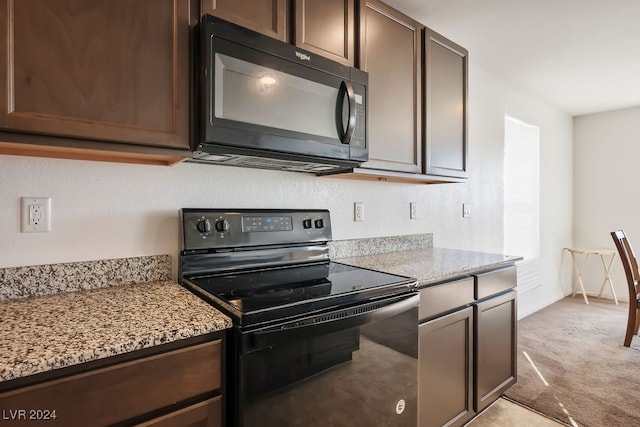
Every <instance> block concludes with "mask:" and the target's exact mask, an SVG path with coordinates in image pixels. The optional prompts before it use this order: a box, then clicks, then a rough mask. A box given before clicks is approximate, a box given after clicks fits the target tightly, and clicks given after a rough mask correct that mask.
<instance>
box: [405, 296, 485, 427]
mask: <svg viewBox="0 0 640 427" xmlns="http://www.w3.org/2000/svg"><path fill="white" fill-rule="evenodd" d="M444 286H447V285H444ZM473 323H474V322H473V308H472V307H467V308H464V309H462V310H459V311H456V312H453V313H451V314H448V315H446V316H442V317H438V318H436V319H434V320H430V321H428V322H425V323H422V324H421V325H420V327H419V337H420V338H419V343H420V344H419V345H420V347H419V390H418V395H419V399H420V407H419V411H418V422H419V425H420V427H428V426H434V427H435V426H459V425H463V424H464V423H465V422H467V421H469V420H470V419H471V418H472V417H473V416H474V415H475V412H474V411H473Z"/></svg>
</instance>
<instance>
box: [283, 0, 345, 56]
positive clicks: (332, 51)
mask: <svg viewBox="0 0 640 427" xmlns="http://www.w3.org/2000/svg"><path fill="white" fill-rule="evenodd" d="M294 34H295V40H294V43H295V45H296V46H298V47H301V48H303V49H306V50H310V51H311V52H315V53H317V54H318V55H322V56H325V57H327V58H329V59H332V60H334V61H337V62H340V63H342V64H345V65H349V66H353V65H354V45H355V43H354V38H355V30H354V0H323V1H317V0H296V1H295V33H294Z"/></svg>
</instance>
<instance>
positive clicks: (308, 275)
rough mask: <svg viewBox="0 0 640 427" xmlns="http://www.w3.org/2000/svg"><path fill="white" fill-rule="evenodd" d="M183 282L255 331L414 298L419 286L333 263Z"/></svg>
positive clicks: (213, 276) (243, 272) (191, 279)
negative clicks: (374, 302)
mask: <svg viewBox="0 0 640 427" xmlns="http://www.w3.org/2000/svg"><path fill="white" fill-rule="evenodd" d="M185 282H186V283H187V284H188V285H192V287H194V286H195V287H196V289H195V290H196V291H197V288H200V289H203V290H205V291H206V292H207V293H208V294H209V295H210V296H212V297H213V298H208V299H209V300H210V301H211V302H212V303H213V304H214V305H216V306H217V307H218V308H220V309H221V310H222V311H224V312H226V313H227V314H229V315H230V316H232V317H233V318H234V321H235V322H236V324H238V325H254V324H261V323H265V322H273V321H276V320H282V319H290V318H292V317H296V316H303V315H308V314H312V313H315V312H317V311H323V310H328V309H331V308H338V307H345V306H348V305H351V304H356V303H361V302H365V301H367V300H371V299H374V298H380V297H383V296H386V295H394V294H397V293H401V292H410V291H411V290H412V289H413V287H414V283H415V280H413V279H411V278H407V277H403V276H397V275H394V274H388V273H382V272H379V271H374V270H369V269H365V268H359V267H353V266H350V265H346V264H341V263H337V262H329V263H322V264H312V265H303V266H293V267H292V266H288V267H281V268H270V269H264V270H252V271H242V272H235V273H225V274H215V275H206V276H194V277H190V278H187V279H186V280H185ZM204 296H205V297H207V295H204Z"/></svg>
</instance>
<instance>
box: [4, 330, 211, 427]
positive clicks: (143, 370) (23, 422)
mask: <svg viewBox="0 0 640 427" xmlns="http://www.w3.org/2000/svg"><path fill="white" fill-rule="evenodd" d="M221 348H222V342H221V340H215V341H210V342H205V343H202V344H197V345H190V346H187V347H184V348H179V349H177V350H172V351H166V352H164V353H160V354H154V355H151V356H144V357H141V358H139V359H135V360H131V361H128V362H123V363H116V364H113V365H110V366H106V367H103V368H99V369H93V370H89V371H86V372H82V373H78V374H75V375H68V376H64V377H62V378H58V379H54V380H50V381H45V382H41V383H38V384H33V385H29V386H25V387H21V388H17V389H15V390H10V391H7V392H2V393H0V408H1V409H3V410H5V414H7V416H13V417H14V418H12V419H11V422H10V423H9V424H10V425H11V426H16V427H19V426H30V425H32V424H33V423H34V421H35V420H40V421H41V423H42V424H43V425H44V424H46V425H47V426H52V427H54V426H64V427H66V426H109V425H114V424H116V425H144V426H156V427H159V426H163V427H164V426H203V427H204V426H207V427H217V426H220V425H221V423H222V407H221V406H222V405H221V400H222V397H221V390H222V381H221V377H222V372H221ZM21 409H24V410H25V411H26V412H25V413H23V414H22V413H18V412H15V411H17V410H21ZM9 410H13V411H14V412H9ZM12 414H13V415H12ZM139 423H142V424H139ZM36 424H37V422H36Z"/></svg>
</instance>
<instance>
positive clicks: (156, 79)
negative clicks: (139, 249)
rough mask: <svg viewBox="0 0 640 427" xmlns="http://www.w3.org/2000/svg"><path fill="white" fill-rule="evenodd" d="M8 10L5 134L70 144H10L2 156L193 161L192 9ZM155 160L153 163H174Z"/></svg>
mask: <svg viewBox="0 0 640 427" xmlns="http://www.w3.org/2000/svg"><path fill="white" fill-rule="evenodd" d="M1 9H2V10H0V33H1V34H2V35H1V36H0V46H2V51H1V58H2V59H1V62H0V64H1V67H0V68H1V69H2V71H1V72H0V79H1V82H0V97H1V98H2V101H3V102H2V106H0V127H1V128H3V130H5V131H9V132H13V131H15V132H18V133H20V134H21V135H22V136H24V133H33V134H40V135H47V136H56V137H65V138H66V139H65V140H64V141H63V140H62V139H56V138H48V139H47V138H42V137H38V136H34V138H33V141H36V142H37V144H41V145H44V146H46V147H42V146H41V147H37V145H36V146H35V147H30V146H25V147H26V148H25V149H24V150H22V151H21V150H20V149H17V150H16V149H15V148H16V146H14V145H12V144H6V143H3V145H2V146H1V147H0V153H8V154H26V155H31V154H34V153H35V155H43V154H42V153H44V155H50V156H52V157H71V158H91V159H99V160H103V159H105V158H104V156H102V155H101V154H100V153H101V150H103V149H106V150H111V151H122V152H128V153H130V154H129V155H126V156H125V157H128V158H129V159H128V160H127V159H124V160H118V159H116V158H115V157H117V155H113V153H111V154H109V155H108V156H107V157H109V158H110V160H115V161H133V162H140V163H148V162H147V161H144V155H143V156H142V157H140V156H138V154H136V153H138V152H140V153H146V152H153V151H148V150H145V149H144V147H145V146H146V147H147V148H148V147H169V148H180V149H184V150H185V152H186V150H187V149H188V148H189V16H190V0H173V1H172V0H164V1H157V0H137V1H129V0H65V1H47V0H20V1H17V0H4V1H2V2H1ZM3 137H4V135H3ZM69 137H70V138H69ZM38 138H40V139H38ZM3 139H4V141H7V140H12V138H11V137H7V138H3ZM19 139H20V138H14V139H13V140H14V141H17V140H19ZM33 141H29V142H28V143H27V144H33ZM97 141H103V143H102V145H100V144H96V142H97ZM104 141H109V143H106V144H105V143H104ZM113 142H119V143H127V144H135V145H137V146H139V147H142V148H140V149H135V148H131V147H130V146H129V147H128V146H125V145H124V144H113ZM58 144H60V145H61V146H65V145H66V146H67V149H68V150H67V151H66V152H65V151H64V150H62V151H60V150H52V148H51V147H53V146H56V145H58ZM109 144H110V145H109ZM12 148H13V151H12ZM83 150H84V151H83ZM39 153H40V154H39ZM47 153H48V154H47ZM114 156H115V157H114ZM174 156H177V157H176V158H174V159H173V160H174V161H175V160H176V159H179V158H180V157H181V156H180V155H177V154H174ZM156 157H157V156H153V155H152V156H151V157H149V158H148V160H150V161H149V163H154V162H155V160H158V163H161V164H162V163H165V164H166V163H170V162H171V159H169V160H167V159H164V160H163V158H164V156H163V155H161V156H159V157H157V158H156ZM154 159H155V160H154Z"/></svg>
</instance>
